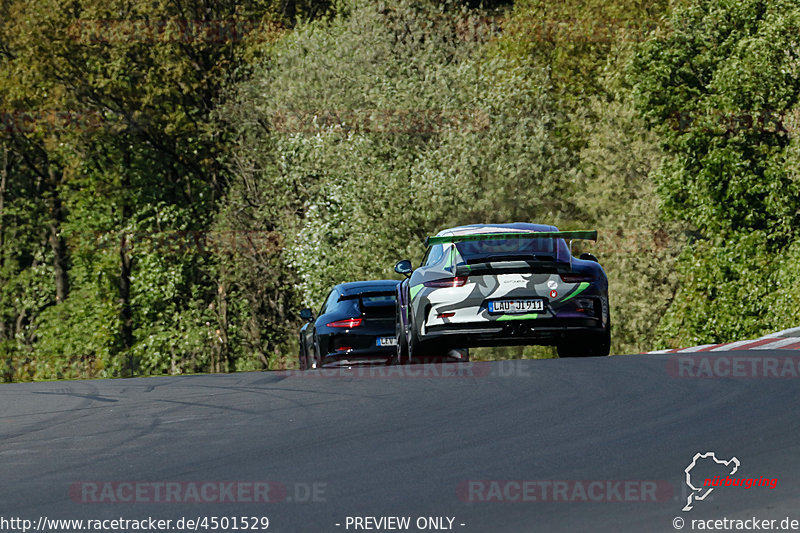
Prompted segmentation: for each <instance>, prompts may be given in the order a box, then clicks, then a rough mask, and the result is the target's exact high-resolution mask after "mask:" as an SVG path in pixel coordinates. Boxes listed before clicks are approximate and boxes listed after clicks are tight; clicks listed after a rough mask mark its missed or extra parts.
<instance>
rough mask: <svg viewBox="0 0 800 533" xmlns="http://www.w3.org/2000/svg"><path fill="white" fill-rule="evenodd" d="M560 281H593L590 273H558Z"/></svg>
mask: <svg viewBox="0 0 800 533" xmlns="http://www.w3.org/2000/svg"><path fill="white" fill-rule="evenodd" d="M559 276H560V277H561V281H563V282H564V283H579V282H581V281H594V276H592V275H591V274H578V273H572V274H559Z"/></svg>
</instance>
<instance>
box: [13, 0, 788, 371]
mask: <svg viewBox="0 0 800 533" xmlns="http://www.w3.org/2000/svg"><path fill="white" fill-rule="evenodd" d="M799 98H800V5H798V4H797V2H796V1H795V0H713V1H712V0H675V1H673V2H671V3H670V2H667V1H665V0H654V1H639V0H588V1H584V0H580V1H579V0H562V1H558V2H555V1H552V0H549V1H545V0H517V1H516V2H511V1H505V2H502V1H495V2H483V3H480V2H469V3H464V2H454V1H434V0H398V1H393V2H377V1H366V0H330V1H315V0H262V1H258V0H252V1H247V0H244V1H238V2H237V1H232V0H215V1H213V2H211V1H204V0H200V1H198V2H186V3H184V2H182V1H181V0H155V1H153V0H147V1H144V0H103V1H99V0H0V373H2V379H3V380H5V381H14V380H31V379H53V378H77V377H112V376H127V375H132V374H137V375H147V374H163V373H188V372H207V371H212V372H228V371H235V370H253V369H260V368H286V367H291V366H292V365H294V364H295V360H296V350H297V344H296V343H297V341H296V336H297V329H298V327H299V326H300V324H301V322H300V320H299V317H298V311H299V309H300V308H301V307H304V306H312V307H315V308H316V307H318V306H319V304H320V303H321V299H322V298H323V297H324V294H325V292H326V290H327V289H328V288H329V287H330V286H331V285H332V284H334V283H337V282H342V281H349V280H357V279H368V278H384V277H395V275H394V274H393V272H392V267H393V265H394V262H395V261H396V260H397V259H400V258H406V257H408V258H411V259H412V261H414V263H415V264H417V263H418V261H419V260H420V258H421V256H422V253H423V251H424V250H423V246H422V240H423V239H424V237H425V236H426V235H428V234H431V233H434V232H436V231H438V230H439V229H441V228H442V227H446V226H451V225H456V224H465V223H475V222H510V221H532V222H540V223H553V224H556V225H558V226H559V227H560V228H561V229H595V228H596V229H598V230H599V231H600V240H599V241H598V243H596V244H595V245H590V246H589V248H590V249H591V250H592V252H593V253H595V254H596V255H598V257H599V258H600V260H601V263H602V264H603V265H604V267H605V269H606V271H607V272H608V275H609V278H610V282H611V298H612V321H613V324H614V330H613V346H612V350H613V352H614V353H636V352H638V351H641V350H648V349H654V348H659V347H678V346H688V345H695V344H700V343H706V342H724V341H731V340H738V339H742V338H748V337H752V336H756V335H759V334H762V333H765V332H769V331H774V330H776V329H782V328H785V327H790V326H796V325H798V324H799V323H800V291H798V290H797V289H796V288H797V287H798V286H800V273H798V269H797V265H798V264H800V223H799V222H800V220H799V219H800V194H799V193H800V191H799V190H798V187H799V185H800V141H798V135H797V134H798V131H800V105H798V99H799ZM548 353H549V352H546V351H542V349H532V350H527V351H524V352H523V353H522V355H524V356H533V357H540V356H547V355H548ZM517 355H519V354H517Z"/></svg>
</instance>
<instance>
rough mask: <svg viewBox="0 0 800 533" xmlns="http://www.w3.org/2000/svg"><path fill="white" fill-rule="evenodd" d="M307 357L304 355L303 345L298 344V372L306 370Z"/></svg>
mask: <svg viewBox="0 0 800 533" xmlns="http://www.w3.org/2000/svg"><path fill="white" fill-rule="evenodd" d="M307 357H308V356H307V355H306V349H305V347H303V343H302V342H301V343H300V357H299V358H300V370H306V369H308V358H307Z"/></svg>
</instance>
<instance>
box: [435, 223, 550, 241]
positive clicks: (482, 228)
mask: <svg viewBox="0 0 800 533" xmlns="http://www.w3.org/2000/svg"><path fill="white" fill-rule="evenodd" d="M513 231H521V232H532V231H558V228H557V227H555V226H548V225H545V224H531V223H529V222H512V223H510V224H469V225H467V226H457V227H455V228H448V229H443V230H442V231H440V232H439V233H437V234H436V236H437V237H441V236H444V235H471V234H473V233H504V232H509V233H510V232H513Z"/></svg>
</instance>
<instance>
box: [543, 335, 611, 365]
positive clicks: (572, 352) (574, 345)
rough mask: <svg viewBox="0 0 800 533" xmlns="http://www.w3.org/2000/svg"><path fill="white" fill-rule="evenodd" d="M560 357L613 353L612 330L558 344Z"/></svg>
mask: <svg viewBox="0 0 800 533" xmlns="http://www.w3.org/2000/svg"><path fill="white" fill-rule="evenodd" d="M556 350H557V351H558V357H560V358H561V357H605V356H607V355H608V354H609V353H611V330H610V329H606V330H605V331H604V332H603V333H598V334H591V335H586V336H584V338H582V339H580V340H567V341H563V342H560V343H558V344H557V345H556Z"/></svg>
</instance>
